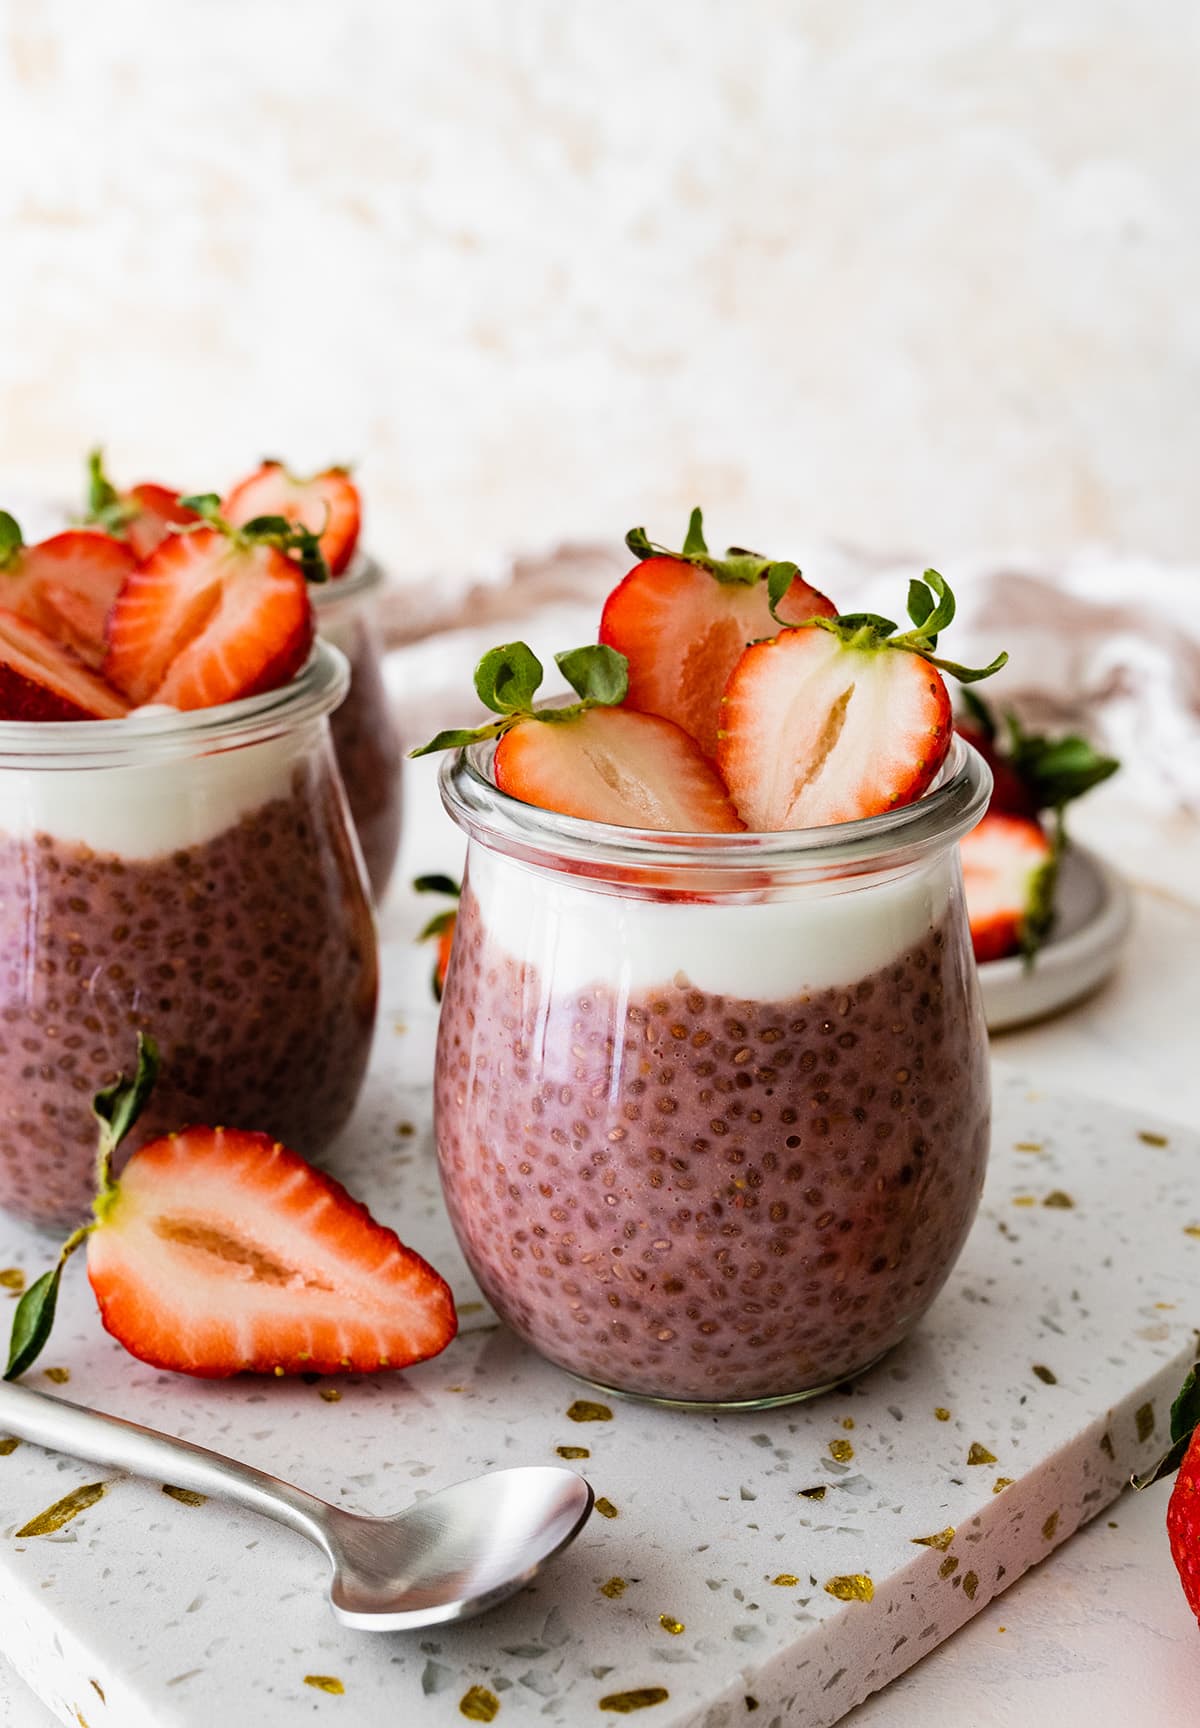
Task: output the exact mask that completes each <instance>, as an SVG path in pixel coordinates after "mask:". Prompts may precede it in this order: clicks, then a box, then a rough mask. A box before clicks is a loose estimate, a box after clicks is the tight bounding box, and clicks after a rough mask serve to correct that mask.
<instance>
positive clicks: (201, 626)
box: [104, 498, 318, 709]
mask: <svg viewBox="0 0 1200 1728" xmlns="http://www.w3.org/2000/svg"><path fill="white" fill-rule="evenodd" d="M192 503H193V505H194V506H195V507H196V508H197V509H199V510H202V511H204V512H206V513H207V522H208V523H209V524H210V525H206V526H204V527H202V528H198V529H192V530H189V531H188V532H187V533H184V534H173V535H170V536H169V537H168V538H167V539H166V540H164V541H163V543H162V545H161V546H159V548H158V550H157V551H156V552H154V553H153V554H152V555H151V557H150V558H149V559H147V561H146V563H145V564H143V565H141V566H139V568H138V569H136V570H135V571H134V572H133V574H132V575H131V576H130V577H129V580H128V581H127V582H126V583H125V585H124V587H123V588H122V589H121V592H120V594H119V595H118V597H117V600H116V602H115V604H114V606H113V609H112V612H111V613H110V615H109V621H108V654H107V657H106V659H105V662H104V671H105V675H106V677H107V678H108V679H109V680H110V681H111V682H112V683H113V684H115V685H116V687H117V688H118V689H119V690H121V691H123V692H124V693H125V695H126V696H128V698H129V700H130V701H131V702H132V703H134V704H135V705H139V706H140V705H141V704H143V703H148V702H162V703H168V704H170V705H171V706H172V707H174V708H184V709H190V708H211V707H214V706H215V705H216V704H218V703H221V702H232V701H235V700H237V699H238V698H239V697H243V696H254V695H257V694H259V693H260V692H261V691H264V690H273V689H276V688H278V686H280V685H281V684H286V683H287V681H288V679H289V678H291V677H293V676H294V674H295V673H296V672H298V671H299V669H300V667H301V666H303V664H304V662H305V660H306V659H307V658H308V654H309V650H310V649H311V647H312V640H313V615H312V606H311V603H310V601H309V597H308V589H307V584H306V580H305V570H304V565H303V564H302V563H298V562H297V561H296V560H295V559H294V558H291V557H289V556H288V555H287V552H286V550H285V548H290V547H291V546H292V545H293V544H295V545H297V546H298V547H299V549H300V551H301V556H302V558H307V559H308V560H309V561H310V562H311V561H312V559H313V558H314V557H317V556H318V555H317V554H316V553H315V549H314V546H313V544H312V541H313V537H312V536H311V535H307V534H305V533H303V532H300V533H298V534H297V533H296V532H294V531H292V530H291V529H289V527H288V525H287V524H286V523H281V522H279V520H278V519H270V520H271V523H272V524H273V525H270V526H267V527H258V528H256V527H254V526H253V525H252V526H251V527H250V528H246V529H234V528H231V527H230V526H229V524H227V523H226V522H224V521H223V520H222V519H221V517H220V515H219V514H218V512H217V509H216V500H215V499H209V498H204V499H196V500H192ZM301 543H303V544H301Z"/></svg>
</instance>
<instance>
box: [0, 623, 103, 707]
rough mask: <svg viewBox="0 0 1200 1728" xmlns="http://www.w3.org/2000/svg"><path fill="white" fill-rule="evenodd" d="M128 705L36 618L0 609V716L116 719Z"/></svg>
mask: <svg viewBox="0 0 1200 1728" xmlns="http://www.w3.org/2000/svg"><path fill="white" fill-rule="evenodd" d="M128 712H129V710H128V705H127V704H126V703H125V702H124V701H123V700H122V698H121V697H120V696H119V695H118V694H117V692H116V691H115V690H112V689H110V688H109V686H108V685H107V684H106V683H104V681H103V680H102V679H100V678H97V677H96V675H95V673H93V672H92V671H90V670H89V669H88V667H86V666H85V665H84V664H83V663H82V662H81V661H80V660H77V659H76V658H75V656H74V655H73V654H71V653H70V651H69V650H68V649H66V648H63V647H62V646H61V645H60V644H59V643H58V642H56V641H55V640H54V639H53V638H52V637H50V636H47V635H46V634H45V632H44V631H42V630H39V629H38V627H37V625H36V624H31V623H30V622H29V620H28V619H27V618H23V617H20V616H18V614H17V613H15V612H8V611H4V610H0V719H3V720H39V721H48V720H49V721H52V720H119V719H121V717H122V716H123V715H125V714H127V713H128Z"/></svg>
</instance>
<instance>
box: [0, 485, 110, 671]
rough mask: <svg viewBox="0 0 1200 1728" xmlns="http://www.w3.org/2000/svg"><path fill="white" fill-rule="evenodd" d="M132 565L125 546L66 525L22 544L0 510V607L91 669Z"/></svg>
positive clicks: (96, 662)
mask: <svg viewBox="0 0 1200 1728" xmlns="http://www.w3.org/2000/svg"><path fill="white" fill-rule="evenodd" d="M136 567H137V560H136V558H135V557H134V555H133V553H132V552H131V551H130V550H129V548H128V547H127V546H124V545H122V544H121V542H120V541H119V540H114V539H112V538H111V537H110V536H109V535H108V534H101V533H98V532H97V531H96V530H95V529H91V528H71V529H68V530H67V531H66V533H63V534H53V535H51V537H50V539H48V540H41V541H39V542H38V543H37V545H35V546H26V544H25V542H24V540H23V539H22V537H21V530H20V527H19V526H18V524H17V522H16V521H15V519H14V518H13V517H12V516H10V515H9V514H8V512H7V510H0V606H2V607H3V608H4V609H5V610H6V611H8V612H16V613H19V614H20V616H21V617H22V618H27V619H28V620H29V622H30V623H31V624H36V625H37V626H38V627H39V629H41V630H43V631H44V632H45V633H46V635H48V636H52V637H53V638H54V639H55V641H56V642H59V643H61V644H62V645H63V646H64V647H65V648H69V649H70V650H71V651H72V652H73V653H74V654H76V655H78V657H79V658H80V659H81V660H83V661H85V662H86V663H87V664H88V665H89V666H91V667H93V668H95V667H98V666H100V665H101V663H102V662H103V660H104V631H105V626H106V624H107V622H108V614H109V612H110V610H111V609H112V605H113V602H114V601H115V599H116V597H117V595H118V594H119V593H120V591H121V588H122V586H123V584H124V582H125V580H126V578H127V577H128V576H129V575H130V573H131V571H133V570H134V569H136Z"/></svg>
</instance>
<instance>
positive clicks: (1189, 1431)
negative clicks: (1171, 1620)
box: [1133, 1362, 1200, 1620]
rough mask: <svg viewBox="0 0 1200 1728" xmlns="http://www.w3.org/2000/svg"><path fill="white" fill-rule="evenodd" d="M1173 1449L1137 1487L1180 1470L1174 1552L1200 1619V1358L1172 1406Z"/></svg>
mask: <svg viewBox="0 0 1200 1728" xmlns="http://www.w3.org/2000/svg"><path fill="white" fill-rule="evenodd" d="M1171 1441H1172V1445H1171V1450H1170V1451H1169V1452H1168V1453H1167V1455H1166V1457H1165V1458H1162V1459H1160V1460H1159V1462H1158V1463H1157V1464H1156V1465H1155V1466H1154V1468H1153V1469H1152V1470H1148V1471H1147V1472H1146V1474H1145V1475H1144V1476H1135V1477H1134V1479H1133V1486H1134V1487H1135V1488H1148V1487H1149V1486H1150V1484H1151V1483H1152V1482H1158V1481H1159V1480H1160V1479H1161V1478H1162V1477H1163V1476H1169V1475H1170V1474H1171V1472H1172V1470H1178V1472H1179V1474H1178V1475H1177V1476H1176V1478H1175V1486H1174V1487H1173V1488H1172V1490H1171V1498H1170V1501H1169V1503H1168V1505H1167V1535H1168V1537H1169V1538H1170V1543H1171V1556H1172V1558H1173V1559H1174V1561H1175V1569H1176V1571H1177V1572H1178V1573H1179V1581H1180V1583H1181V1584H1182V1585H1183V1593H1184V1595H1185V1596H1186V1597H1187V1599H1188V1605H1189V1606H1190V1608H1191V1610H1192V1613H1193V1614H1194V1615H1195V1616H1196V1618H1197V1620H1200V1362H1198V1363H1197V1364H1196V1366H1195V1367H1194V1368H1193V1369H1192V1371H1191V1373H1190V1374H1189V1375H1188V1377H1187V1379H1186V1380H1185V1381H1184V1383H1183V1386H1182V1388H1181V1390H1180V1393H1179V1396H1178V1398H1176V1400H1175V1402H1174V1404H1173V1405H1172V1406H1171Z"/></svg>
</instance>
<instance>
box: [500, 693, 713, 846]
mask: <svg viewBox="0 0 1200 1728" xmlns="http://www.w3.org/2000/svg"><path fill="white" fill-rule="evenodd" d="M494 773H495V778H496V784H497V785H498V786H499V787H500V789H501V791H502V792H509V793H511V794H512V796H513V797H514V798H520V799H522V800H523V801H524V802H525V803H527V804H537V805H540V806H541V807H542V808H543V809H546V810H557V811H559V812H560V813H561V814H562V815H564V816H579V817H583V818H585V819H587V820H589V821H593V822H608V823H612V824H614V825H616V826H618V827H625V828H649V829H661V830H663V831H665V832H668V833H674V834H728V833H735V832H737V831H738V830H739V829H740V828H741V826H742V824H741V822H740V821H739V820H738V817H737V812H736V811H735V810H734V808H733V806H732V804H731V803H730V801H729V798H728V795H727V793H726V791H725V787H724V786H723V785H722V783H721V778H720V776H719V775H718V774H717V772H716V770H715V769H714V767H713V765H712V763H711V762H710V761H709V760H708V758H707V757H706V756H705V755H704V753H703V752H702V751H701V750H700V748H699V746H698V745H697V744H696V742H695V740H694V739H693V738H691V737H689V736H688V734H687V733H686V732H684V731H683V730H682V728H681V727H678V726H675V725H673V724H672V723H671V721H669V720H663V719H661V718H659V717H658V716H656V715H652V714H640V713H636V712H634V711H633V710H631V709H626V708H590V709H588V710H587V711H586V712H585V713H583V714H580V715H577V716H575V717H573V718H572V719H570V720H563V721H554V722H547V721H544V720H534V719H528V720H521V721H519V722H518V723H517V725H516V726H514V727H513V728H512V730H511V731H509V732H506V733H505V734H504V736H503V737H502V738H501V740H500V742H499V744H498V745H497V747H496V756H495V765H494Z"/></svg>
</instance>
